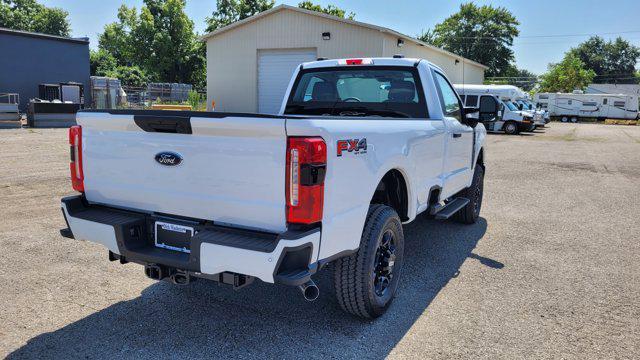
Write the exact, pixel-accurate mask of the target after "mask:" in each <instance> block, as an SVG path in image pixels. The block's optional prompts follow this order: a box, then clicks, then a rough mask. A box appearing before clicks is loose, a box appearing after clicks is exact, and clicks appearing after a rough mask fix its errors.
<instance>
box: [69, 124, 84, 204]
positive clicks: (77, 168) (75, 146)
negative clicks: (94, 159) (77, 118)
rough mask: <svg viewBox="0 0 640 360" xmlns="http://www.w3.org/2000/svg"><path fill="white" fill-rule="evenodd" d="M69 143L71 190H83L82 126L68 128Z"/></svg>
mask: <svg viewBox="0 0 640 360" xmlns="http://www.w3.org/2000/svg"><path fill="white" fill-rule="evenodd" d="M69 145H70V156H71V163H70V164H69V169H70V170H71V186H72V187H73V190H75V191H80V192H84V173H83V172H82V127H81V126H79V125H76V126H72V127H70V128H69Z"/></svg>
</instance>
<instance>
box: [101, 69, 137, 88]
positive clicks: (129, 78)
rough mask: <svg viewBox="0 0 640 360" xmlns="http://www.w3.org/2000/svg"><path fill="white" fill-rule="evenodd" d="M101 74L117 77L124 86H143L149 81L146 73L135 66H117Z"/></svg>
mask: <svg viewBox="0 0 640 360" xmlns="http://www.w3.org/2000/svg"><path fill="white" fill-rule="evenodd" d="M101 75H102V76H108V77H112V78H116V79H119V80H120V82H121V83H122V85H125V86H132V87H144V86H146V84H147V83H148V82H149V77H148V76H147V74H146V73H145V72H144V70H142V69H140V68H139V67H137V66H118V67H116V68H115V69H112V70H108V71H106V72H105V73H104V74H101Z"/></svg>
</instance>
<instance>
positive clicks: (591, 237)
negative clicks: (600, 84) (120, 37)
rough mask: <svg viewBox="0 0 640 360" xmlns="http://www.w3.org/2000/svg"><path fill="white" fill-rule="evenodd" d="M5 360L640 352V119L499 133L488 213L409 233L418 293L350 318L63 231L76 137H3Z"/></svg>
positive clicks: (47, 133) (331, 304)
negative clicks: (194, 275) (471, 221)
mask: <svg viewBox="0 0 640 360" xmlns="http://www.w3.org/2000/svg"><path fill="white" fill-rule="evenodd" d="M0 149H1V150H2V153H3V154H4V155H3V156H2V162H1V164H0V209H1V211H2V220H0V248H1V250H0V304H1V306H0V355H2V356H8V357H9V358H16V359H17V358H78V357H82V358H103V357H108V358H115V357H124V358H152V359H157V358H176V357H192V358H205V357H218V358H231V357H233V358H254V357H260V358H298V357H302V356H305V357H314V358H316V357H317V358H356V357H357V358H384V357H391V358H409V357H411V358H442V359H449V358H471V357H473V358H476V357H492V358H494V357H498V358H506V359H513V358H577V359H583V358H639V357H640V260H639V259H640V126H637V127H627V126H605V125H593V124H561V123H553V124H551V126H550V128H547V129H545V130H542V131H539V132H537V133H535V134H533V135H521V136H506V135H500V134H496V135H489V137H488V145H487V155H486V156H487V175H486V180H485V198H484V206H483V209H482V213H481V215H482V219H481V220H480V221H479V223H477V224H476V225H473V226H464V225H458V224H456V223H452V222H444V223H441V222H436V221H433V220H427V219H418V220H416V221H415V222H413V223H412V224H410V225H407V226H406V227H405V236H406V242H407V243H406V244H405V249H406V253H407V255H406V262H405V271H404V274H403V279H402V283H401V289H400V296H399V297H398V298H397V299H396V301H395V302H394V304H393V306H392V307H391V308H390V310H389V312H388V313H387V314H386V315H385V316H383V317H382V318H380V319H378V320H377V321H373V322H363V321H360V320H358V319H355V318H351V317H349V316H346V315H345V314H344V313H342V312H341V310H340V309H339V307H338V305H337V303H336V302H335V301H334V299H333V294H332V291H333V290H332V288H331V286H332V285H331V276H330V275H331V272H330V269H327V270H325V271H323V272H322V273H320V274H319V275H318V276H316V278H317V282H318V285H319V286H320V289H321V294H320V298H319V299H318V301H316V302H314V303H308V302H306V301H305V300H304V299H303V298H302V296H301V295H300V294H299V292H298V290H297V289H295V288H289V287H285V286H271V285H266V284H263V283H260V282H256V283H254V284H253V285H252V286H251V287H249V288H246V289H243V290H240V291H233V290H232V289H230V288H228V287H223V286H218V285H216V284H215V283H211V282H205V281H198V282H196V283H194V284H192V285H190V286H188V287H176V286H173V285H171V284H168V283H164V282H160V283H158V282H154V281H151V280H149V279H147V278H146V277H145V276H144V274H143V270H142V267H141V266H139V265H135V264H127V265H120V264H119V263H112V262H109V261H108V260H107V251H106V250H105V249H104V248H102V247H100V246H98V245H93V244H90V243H84V242H78V241H75V240H69V239H65V238H62V237H61V236H60V235H59V234H58V229H60V228H62V227H64V221H63V218H62V215H61V214H60V208H59V199H60V198H61V197H62V196H63V195H65V194H69V193H71V187H70V183H69V181H68V179H67V177H68V145H67V140H66V132H65V130H61V129H54V130H52V129H35V130H27V129H4V130H0Z"/></svg>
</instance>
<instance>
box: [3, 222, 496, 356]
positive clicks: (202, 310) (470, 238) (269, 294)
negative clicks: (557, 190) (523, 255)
mask: <svg viewBox="0 0 640 360" xmlns="http://www.w3.org/2000/svg"><path fill="white" fill-rule="evenodd" d="M486 229H487V222H486V220H485V219H483V218H482V219H480V220H479V221H478V223H477V224H475V225H471V226H465V225H460V224H456V223H453V222H436V221H435V220H430V219H418V220H416V221H414V222H413V223H412V224H409V225H407V226H405V228H404V231H405V238H406V244H405V256H406V261H405V267H404V272H403V274H402V276H403V279H402V282H401V287H400V290H399V291H400V293H399V295H400V296H399V297H398V298H397V299H395V302H394V303H393V305H392V306H391V307H390V309H389V311H388V312H387V314H385V315H384V316H383V317H381V318H379V319H377V320H375V321H362V320H359V319H357V318H353V317H351V316H348V315H345V313H343V312H342V311H341V310H340V308H339V306H338V304H337V302H336V301H335V300H334V298H333V289H332V281H331V277H332V271H331V267H330V266H329V267H328V268H326V269H324V270H323V271H322V272H320V273H319V274H317V275H316V277H315V278H316V282H317V283H318V286H319V287H320V289H321V294H320V298H319V299H318V300H317V301H315V302H313V303H308V302H306V301H305V300H304V299H303V298H302V296H301V294H300V293H299V292H298V290H297V289H295V288H291V287H287V286H273V285H268V284H263V283H260V282H258V281H257V282H256V283H254V284H253V285H252V286H250V287H248V288H245V289H242V290H240V291H233V290H232V289H230V288H228V287H223V286H218V285H217V284H215V283H212V282H207V281H197V282H195V283H193V284H192V285H190V286H187V287H176V286H174V285H171V284H168V283H164V282H159V283H156V284H154V285H152V286H149V287H148V288H146V289H145V290H144V291H143V292H142V293H141V295H140V296H139V297H137V298H135V299H133V300H129V301H122V302H119V303H116V304H114V305H111V306H109V307H108V308H105V309H103V310H100V311H98V312H96V313H94V314H92V315H90V316H87V317H85V318H83V319H81V320H78V321H76V322H74V323H72V324H69V325H67V326H65V327H63V328H60V329H59V330H56V331H53V332H50V333H44V334H42V335H39V336H37V337H35V338H33V339H31V340H29V341H28V343H27V344H26V345H24V346H23V347H21V348H19V349H17V350H16V351H15V352H13V353H11V354H10V355H9V356H8V358H9V359H19V358H78V357H83V358H103V357H109V358H112V357H125V358H187V357H188V358H205V357H214V356H215V357H217V358H238V357H243V358H255V357H260V358H299V357H302V356H304V357H322V358H356V357H357V358H376V359H381V358H384V357H386V356H387V355H388V354H389V352H390V351H391V350H392V349H393V348H394V347H395V346H396V344H397V343H398V342H399V341H400V340H401V339H402V338H403V336H404V335H405V334H406V332H407V331H408V330H409V329H410V328H411V326H412V325H413V324H414V323H415V322H416V320H417V319H418V318H419V317H420V316H421V315H422V314H423V313H424V311H425V309H426V308H427V307H428V306H429V304H430V303H431V302H432V301H433V300H434V298H435V297H436V295H437V294H438V292H439V291H440V290H441V289H443V288H444V287H445V286H446V285H447V283H448V282H449V280H451V279H452V278H454V277H457V276H458V274H459V271H460V267H461V265H462V263H463V262H464V261H465V260H466V259H467V258H472V259H474V261H476V260H477V261H479V262H480V263H481V264H484V265H486V266H489V267H491V268H493V269H501V268H503V267H504V265H503V264H502V263H500V262H498V261H496V260H492V259H488V258H486V257H483V256H480V255H478V254H474V253H472V251H473V249H474V248H475V247H476V244H477V243H478V241H479V240H480V239H482V237H483V236H484V234H485V232H486ZM129 266H133V265H129ZM140 273H141V275H140V276H143V275H142V270H141V271H140ZM460 316H464V314H460ZM452 321H456V320H455V319H452ZM421 341H430V339H423V340H421Z"/></svg>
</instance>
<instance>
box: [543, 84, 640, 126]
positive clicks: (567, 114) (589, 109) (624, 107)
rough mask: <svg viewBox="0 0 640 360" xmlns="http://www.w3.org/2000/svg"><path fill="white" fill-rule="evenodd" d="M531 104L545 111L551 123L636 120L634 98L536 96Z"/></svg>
mask: <svg viewBox="0 0 640 360" xmlns="http://www.w3.org/2000/svg"><path fill="white" fill-rule="evenodd" d="M534 101H535V102H536V103H537V104H538V105H539V106H540V107H541V108H542V109H547V110H548V111H549V115H550V116H551V118H552V119H553V120H559V121H562V122H569V121H570V122H574V123H575V122H578V121H579V120H580V119H581V118H596V119H598V120H604V119H627V120H633V119H637V118H638V96H634V95H625V94H584V93H582V92H581V91H575V92H573V93H537V94H535V96H534Z"/></svg>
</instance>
